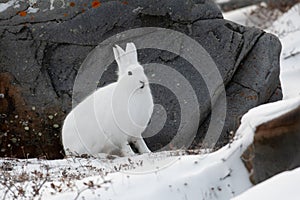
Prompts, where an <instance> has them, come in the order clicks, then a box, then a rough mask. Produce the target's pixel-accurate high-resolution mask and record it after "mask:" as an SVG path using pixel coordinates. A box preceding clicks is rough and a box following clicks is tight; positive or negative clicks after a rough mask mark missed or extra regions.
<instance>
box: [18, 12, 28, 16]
mask: <svg viewBox="0 0 300 200" xmlns="http://www.w3.org/2000/svg"><path fill="white" fill-rule="evenodd" d="M19 15H20V16H21V17H25V16H26V15H27V12H26V11H21V12H19Z"/></svg>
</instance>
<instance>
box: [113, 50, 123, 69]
mask: <svg viewBox="0 0 300 200" xmlns="http://www.w3.org/2000/svg"><path fill="white" fill-rule="evenodd" d="M113 51H114V56H115V60H116V62H117V64H118V66H119V67H120V65H121V64H122V59H124V55H125V51H124V50H123V49H122V48H121V47H120V46H118V45H116V47H113Z"/></svg>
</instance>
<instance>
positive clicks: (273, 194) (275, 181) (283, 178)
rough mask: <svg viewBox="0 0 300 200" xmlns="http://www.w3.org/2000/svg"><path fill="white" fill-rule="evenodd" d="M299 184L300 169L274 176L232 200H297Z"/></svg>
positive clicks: (299, 194) (299, 193)
mask: <svg viewBox="0 0 300 200" xmlns="http://www.w3.org/2000/svg"><path fill="white" fill-rule="evenodd" d="M299 182H300V168H298V169H295V170H293V171H288V172H283V173H281V174H279V175H276V176H274V177H272V178H270V179H268V180H266V181H265V182H263V183H261V184H258V185H256V186H254V187H253V188H251V189H250V190H248V191H247V192H245V193H243V194H241V195H239V196H237V197H236V198H233V199H232V200H253V199H272V200H282V199H289V200H297V199H299V196H300V192H299Z"/></svg>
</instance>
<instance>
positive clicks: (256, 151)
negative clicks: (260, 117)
mask: <svg viewBox="0 0 300 200" xmlns="http://www.w3.org/2000/svg"><path fill="white" fill-rule="evenodd" d="M299 140H300V107H297V108H296V109H293V110H292V111H290V112H288V113H286V114H284V115H282V116H280V117H277V118H275V119H273V120H271V121H269V122H266V123H263V124H261V125H259V126H258V127H257V128H256V131H255V135H254V142H253V145H252V146H251V147H250V148H249V149H248V152H247V153H246V154H245V158H247V159H246V160H247V163H248V169H249V170H251V171H252V177H251V179H252V181H253V182H254V183H260V182H262V181H264V180H266V179H268V178H270V177H272V176H274V175H276V174H278V173H281V172H283V171H286V170H291V169H294V168H297V167H299V166H300V157H299V155H300V147H299Z"/></svg>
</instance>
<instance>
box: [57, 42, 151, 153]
mask: <svg viewBox="0 0 300 200" xmlns="http://www.w3.org/2000/svg"><path fill="white" fill-rule="evenodd" d="M113 52H114V56H115V59H116V62H117V64H118V67H119V73H118V74H119V77H118V81H117V82H115V83H112V84H109V85H107V86H105V87H102V88H99V89H98V90H96V91H95V92H94V93H93V94H91V95H89V96H88V97H87V98H86V99H85V100H84V101H82V102H81V103H80V104H79V105H78V106H76V107H75V108H74V109H73V110H72V111H71V112H70V113H69V114H68V116H67V117H66V119H65V121H64V125H63V129H62V142H63V146H64V149H65V152H66V154H67V155H68V154H79V155H81V154H89V155H97V154H98V153H113V152H118V151H120V152H121V153H122V154H123V155H124V156H129V155H133V154H134V152H133V151H132V149H131V147H130V146H129V143H134V144H135V146H136V148H137V149H138V150H139V152H140V153H147V152H150V150H149V149H148V147H147V146H146V144H145V142H144V140H143V138H142V137H141V133H142V132H143V131H144V130H145V128H146V126H147V124H148V122H149V120H150V117H151V115H152V112H153V98H152V95H151V91H150V87H149V82H148V79H147V77H146V75H145V73H144V69H143V67H142V66H141V65H140V64H139V63H138V60H137V53H136V48H135V45H134V44H133V43H128V44H127V46H126V50H125V51H124V50H123V49H122V48H121V47H119V46H117V45H116V47H115V48H113ZM129 71H130V72H129ZM131 73H132V75H129V74H131ZM142 82H144V84H143V83H142ZM143 85H144V87H143V88H142V86H143Z"/></svg>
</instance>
